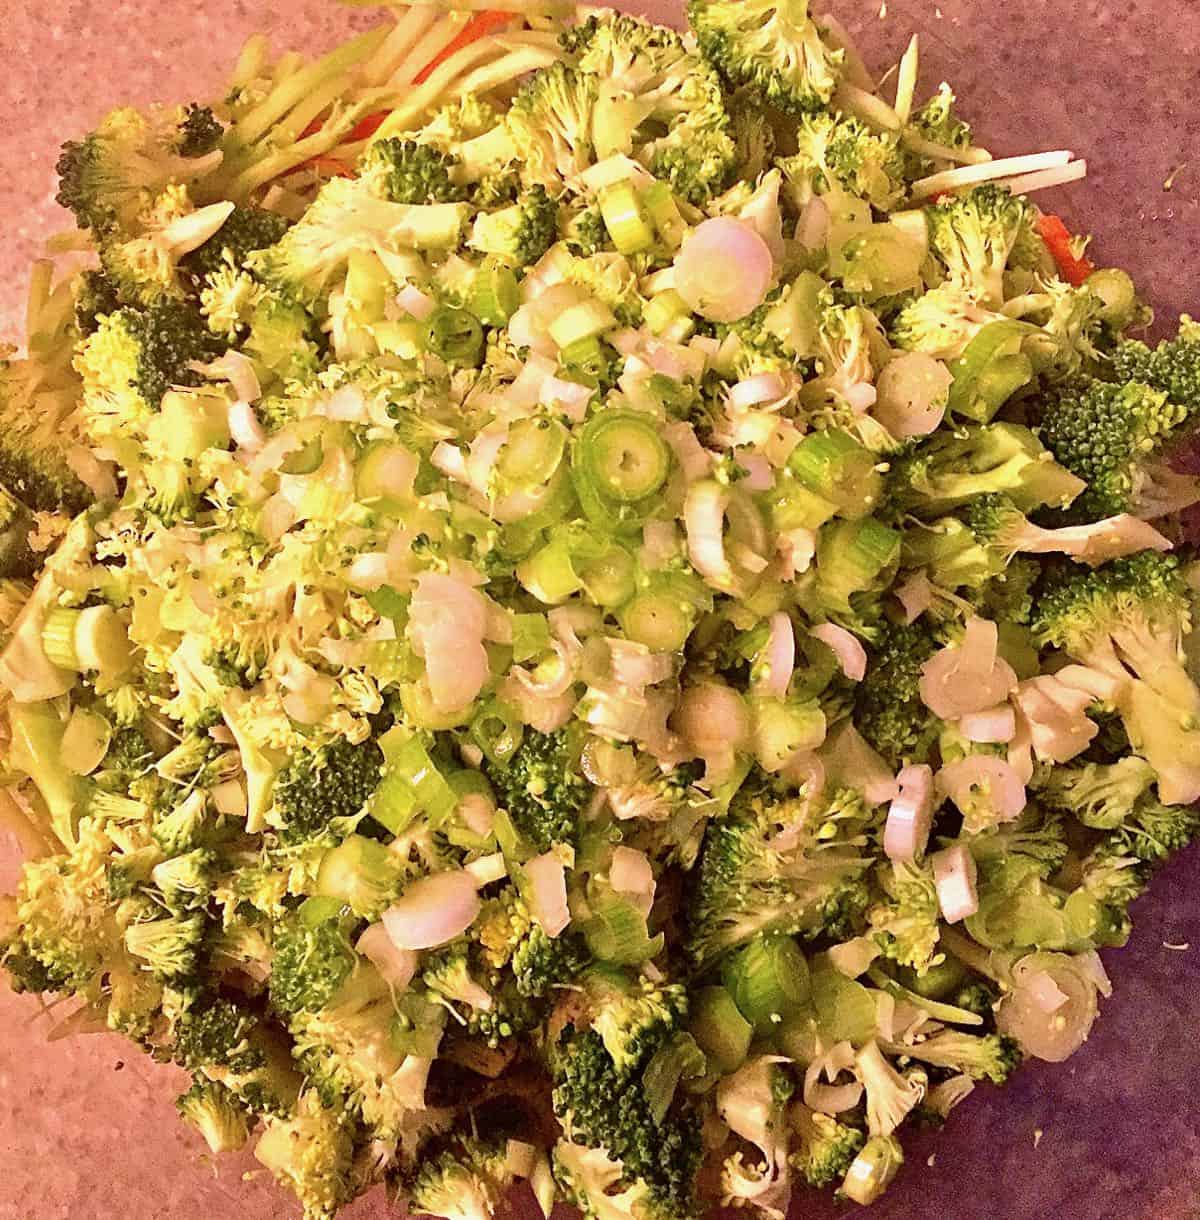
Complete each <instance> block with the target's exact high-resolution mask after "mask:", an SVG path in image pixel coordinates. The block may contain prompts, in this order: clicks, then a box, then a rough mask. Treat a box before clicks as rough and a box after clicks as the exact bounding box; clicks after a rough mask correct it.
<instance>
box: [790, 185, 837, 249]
mask: <svg viewBox="0 0 1200 1220" xmlns="http://www.w3.org/2000/svg"><path fill="white" fill-rule="evenodd" d="M830 225H831V217H830V215H829V205H828V204H827V203H826V202H825V200H824V199H822V198H821V196H820V195H814V196H813V197H812V198H811V199H810V200H809V201H808V202H807V203H806V204H805V205H804V211H802V212H801V213H800V222H799V224H798V225H797V226H796V240H797V241H798V242H799V243H800V245H802V246H803V247H804V248H805V249H806V250H824V248H825V245H826V243H827V242H828V241H829V229H830Z"/></svg>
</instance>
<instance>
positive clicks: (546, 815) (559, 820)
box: [484, 729, 592, 851]
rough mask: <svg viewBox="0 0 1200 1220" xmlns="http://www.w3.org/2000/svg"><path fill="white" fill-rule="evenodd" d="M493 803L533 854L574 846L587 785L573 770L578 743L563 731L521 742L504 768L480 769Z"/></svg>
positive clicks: (530, 734) (528, 733)
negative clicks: (561, 845)
mask: <svg viewBox="0 0 1200 1220" xmlns="http://www.w3.org/2000/svg"><path fill="white" fill-rule="evenodd" d="M484 772H485V774H486V775H487V777H488V779H489V781H490V782H491V785H492V787H493V788H494V789H495V791H496V800H497V801H498V802H499V804H500V805H501V806H502V807H503V808H505V809H507V810H508V812H509V815H510V816H511V817H512V820H513V823H514V824H515V825H516V828H517V830H518V831H520V833H521V834H522V835H523V836H524V837H525V838H526V839H528V840H529V842H530V844H531V845H532V846H533V847H535V848H536V849H537V850H538V851H547V850H549V848H550V847H551V846H552V845H553V844H555V843H574V842H575V841H576V838H577V836H578V834H579V815H580V813H581V812H582V810H583V807H584V806H585V805H586V804H587V802H588V800H589V799H590V797H591V794H592V786H591V784H589V783H588V781H587V780H586V779H584V777H583V775H582V773H581V772H580V770H579V742H578V740H577V738H576V735H575V734H574V733H572V732H570V731H569V730H567V729H559V730H557V731H556V732H553V733H539V732H537V731H536V730H534V729H526V730H525V737H524V739H523V740H522V742H521V745H520V746H519V747H518V749H517V751H516V752H515V753H514V754H513V756H512V758H511V759H510V760H509V762H508V765H507V766H506V767H499V766H496V765H495V764H492V763H485V764H484Z"/></svg>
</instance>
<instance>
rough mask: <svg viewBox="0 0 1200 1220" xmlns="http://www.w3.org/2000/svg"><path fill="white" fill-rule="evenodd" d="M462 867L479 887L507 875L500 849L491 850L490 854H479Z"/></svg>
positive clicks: (505, 864) (506, 865)
mask: <svg viewBox="0 0 1200 1220" xmlns="http://www.w3.org/2000/svg"><path fill="white" fill-rule="evenodd" d="M463 868H464V870H465V871H466V872H468V873H470V874H471V876H472V877H474V878H475V884H476V885H477V886H479V887H480V889H482V888H483V887H484V886H485V885H491V883H492V882H493V881H499V880H500V879H501V878H502V877H507V876H508V864H507V863H506V861H505V859H504V853H503V852H502V851H497V852H493V853H492V854H491V855H490V856H481V857H480V858H479V859H478V860H472V861H471V862H470V863H469V864H465V865H463Z"/></svg>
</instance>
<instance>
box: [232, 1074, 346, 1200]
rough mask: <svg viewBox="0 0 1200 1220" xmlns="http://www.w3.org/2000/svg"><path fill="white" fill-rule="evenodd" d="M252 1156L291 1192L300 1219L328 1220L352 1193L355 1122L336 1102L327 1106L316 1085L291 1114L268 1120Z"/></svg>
mask: <svg viewBox="0 0 1200 1220" xmlns="http://www.w3.org/2000/svg"><path fill="white" fill-rule="evenodd" d="M254 1155H255V1157H256V1158H257V1160H258V1161H259V1162H260V1163H261V1164H262V1165H265V1166H266V1168H267V1169H269V1170H270V1171H271V1173H272V1174H274V1176H275V1178H276V1180H277V1181H279V1182H281V1183H282V1184H283V1185H285V1186H287V1188H288V1189H289V1190H291V1191H292V1193H293V1194H294V1195H295V1196H296V1198H297V1200H298V1201H299V1203H300V1205H301V1206H302V1207H303V1208H304V1220H333V1217H334V1216H335V1215H336V1213H337V1210H338V1208H339V1207H341V1206H342V1204H343V1203H349V1202H350V1200H351V1199H352V1198H354V1195H355V1193H356V1190H355V1187H354V1179H353V1175H352V1168H353V1155H354V1124H353V1122H352V1120H351V1118H350V1117H349V1116H348V1115H347V1114H346V1113H345V1111H344V1110H343V1109H342V1108H341V1107H338V1106H332V1107H328V1108H327V1107H326V1106H325V1104H324V1102H323V1101H322V1099H321V1098H320V1097H319V1096H318V1094H317V1093H316V1091H315V1090H313V1091H309V1092H307V1093H305V1094H304V1096H303V1097H302V1098H301V1099H300V1104H299V1106H298V1107H297V1109H296V1112H295V1113H294V1114H293V1115H291V1116H290V1117H288V1118H281V1119H275V1120H272V1121H268V1123H267V1127H266V1130H265V1131H264V1132H263V1134H262V1136H261V1138H260V1139H259V1141H258V1144H257V1145H256V1147H255V1149H254Z"/></svg>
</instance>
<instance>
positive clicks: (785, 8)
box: [687, 0, 845, 114]
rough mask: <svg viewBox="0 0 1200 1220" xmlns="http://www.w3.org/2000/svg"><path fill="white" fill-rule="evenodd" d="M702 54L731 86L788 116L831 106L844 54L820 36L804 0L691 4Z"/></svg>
mask: <svg viewBox="0 0 1200 1220" xmlns="http://www.w3.org/2000/svg"><path fill="white" fill-rule="evenodd" d="M687 12H688V22H689V23H690V25H691V27H692V29H693V30H694V31H695V32H696V40H697V41H698V42H699V44H700V50H701V53H702V54H703V55H704V57H705V58H706V59H707V60H709V62H710V63H712V64H713V65H714V66H715V67H716V68H717V69H718V71H719V72H720V73H721V75H722V76H724V77H725V78H726V80H728V81H729V82H730V83H731V84H734V85H744V86H745V87H746V88H747V89H749V90H750V91H751V92H753V93H754V94H756V95H757V96H758V97H760V98H761V99H762V100H763V101H764V102H767V103H769V104H770V105H772V106H776V107H778V108H779V109H780V110H783V111H786V112H787V113H788V114H812V113H814V112H816V111H818V110H821V109H823V108H824V107H825V106H827V105H828V104H829V100H830V98H831V97H832V96H833V91H834V89H835V88H836V87H837V83H838V78H839V76H840V73H841V66H842V60H843V59H844V57H845V56H844V53H843V52H842V51H839V50H834V49H833V48H832V47H830V46H829V45H828V44H827V43H826V42H825V41H824V40H823V39H822V37H821V29H820V27H819V26H818V25H817V23H816V22H815V21H814V20H813V19H812V17H811V16H810V15H809V11H808V2H807V0H788V3H786V4H784V3H780V2H779V0H691V2H690V3H689V4H688V9H687Z"/></svg>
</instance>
